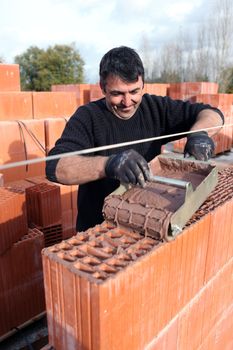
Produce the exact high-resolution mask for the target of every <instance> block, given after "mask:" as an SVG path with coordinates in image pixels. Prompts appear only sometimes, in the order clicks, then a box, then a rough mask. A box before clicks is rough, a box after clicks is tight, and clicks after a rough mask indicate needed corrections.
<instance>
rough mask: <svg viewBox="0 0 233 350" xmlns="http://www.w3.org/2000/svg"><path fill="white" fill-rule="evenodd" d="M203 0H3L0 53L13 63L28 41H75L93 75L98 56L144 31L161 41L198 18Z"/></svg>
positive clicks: (137, 43) (47, 43)
mask: <svg viewBox="0 0 233 350" xmlns="http://www.w3.org/2000/svg"><path fill="white" fill-rule="evenodd" d="M203 1H205V0H202V1H201V0H196V2H195V3H194V4H191V3H187V2H186V1H182V0H179V1H174V0H163V1H162V2H161V1H157V0H138V1H135V0H127V1H126V0H111V1H109V0H101V1H99V0H40V1H31V0H21V1H18V0H8V1H4V2H3V3H2V4H1V11H0V48H1V49H0V56H3V57H5V59H6V60H7V61H8V63H11V62H13V59H14V57H15V56H16V55H19V54H22V53H23V52H24V51H26V50H27V49H28V48H29V47H30V46H38V47H40V48H47V47H48V46H52V45H55V44H71V43H72V42H75V43H76V47H77V48H78V49H79V51H80V53H81V55H82V57H83V58H84V61H85V62H86V66H85V68H86V76H89V77H90V79H97V78H98V74H97V73H98V64H99V60H100V58H101V57H102V55H103V54H104V53H105V52H106V51H107V50H109V49H110V48H112V47H114V46H119V45H128V46H131V47H134V48H135V49H137V48H138V47H139V46H140V41H141V39H142V37H143V35H145V36H147V37H148V39H149V40H150V41H151V44H152V46H154V47H156V45H157V46H158V45H161V43H163V42H165V41H166V40H169V39H170V38H171V36H172V35H174V33H175V32H176V31H177V28H178V27H179V25H181V24H182V25H183V26H185V25H188V26H189V27H190V26H191V25H192V23H193V22H195V21H197V19H198V18H201V16H200V13H201V10H202V9H203ZM207 2H208V1H207ZM198 15H199V16H198ZM3 48H4V49H3Z"/></svg>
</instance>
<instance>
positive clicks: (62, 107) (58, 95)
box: [32, 91, 77, 119]
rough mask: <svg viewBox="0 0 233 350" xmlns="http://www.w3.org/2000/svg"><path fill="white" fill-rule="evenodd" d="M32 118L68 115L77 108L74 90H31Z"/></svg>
mask: <svg viewBox="0 0 233 350" xmlns="http://www.w3.org/2000/svg"><path fill="white" fill-rule="evenodd" d="M32 99H33V100H32V101H33V118H34V119H45V118H58V117H60V118H61V117H70V116H71V115H72V114H73V113H74V112H75V110H76V109H77V101H76V94H75V93H74V92H66V91H63V92H51V91H46V92H33V93H32Z"/></svg>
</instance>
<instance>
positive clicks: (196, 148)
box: [184, 131, 215, 161]
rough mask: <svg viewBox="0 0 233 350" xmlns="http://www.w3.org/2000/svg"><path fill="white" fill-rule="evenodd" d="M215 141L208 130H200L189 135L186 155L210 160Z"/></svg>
mask: <svg viewBox="0 0 233 350" xmlns="http://www.w3.org/2000/svg"><path fill="white" fill-rule="evenodd" d="M214 148H215V146H214V142H213V140H212V139H211V138H210V137H209V136H208V134H207V132H206V131H199V132H195V133H193V134H190V135H188V136H187V142H186V145H185V148H184V157H185V158H187V157H189V156H194V157H195V158H196V159H197V160H205V161H206V160H208V159H209V158H210V157H212V155H213V153H214Z"/></svg>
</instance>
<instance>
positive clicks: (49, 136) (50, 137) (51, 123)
mask: <svg viewBox="0 0 233 350" xmlns="http://www.w3.org/2000/svg"><path fill="white" fill-rule="evenodd" d="M68 120H69V118H47V119H45V121H44V122H45V144H46V155H48V152H49V151H50V150H51V148H52V147H54V145H55V142H56V141H57V139H58V138H59V137H60V136H61V134H62V132H63V130H64V128H65V125H66V123H67V121H68Z"/></svg>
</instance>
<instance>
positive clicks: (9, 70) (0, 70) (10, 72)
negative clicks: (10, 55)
mask: <svg viewBox="0 0 233 350" xmlns="http://www.w3.org/2000/svg"><path fill="white" fill-rule="evenodd" d="M9 91H20V72H19V65H18V64H5V63H0V92H9Z"/></svg>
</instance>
